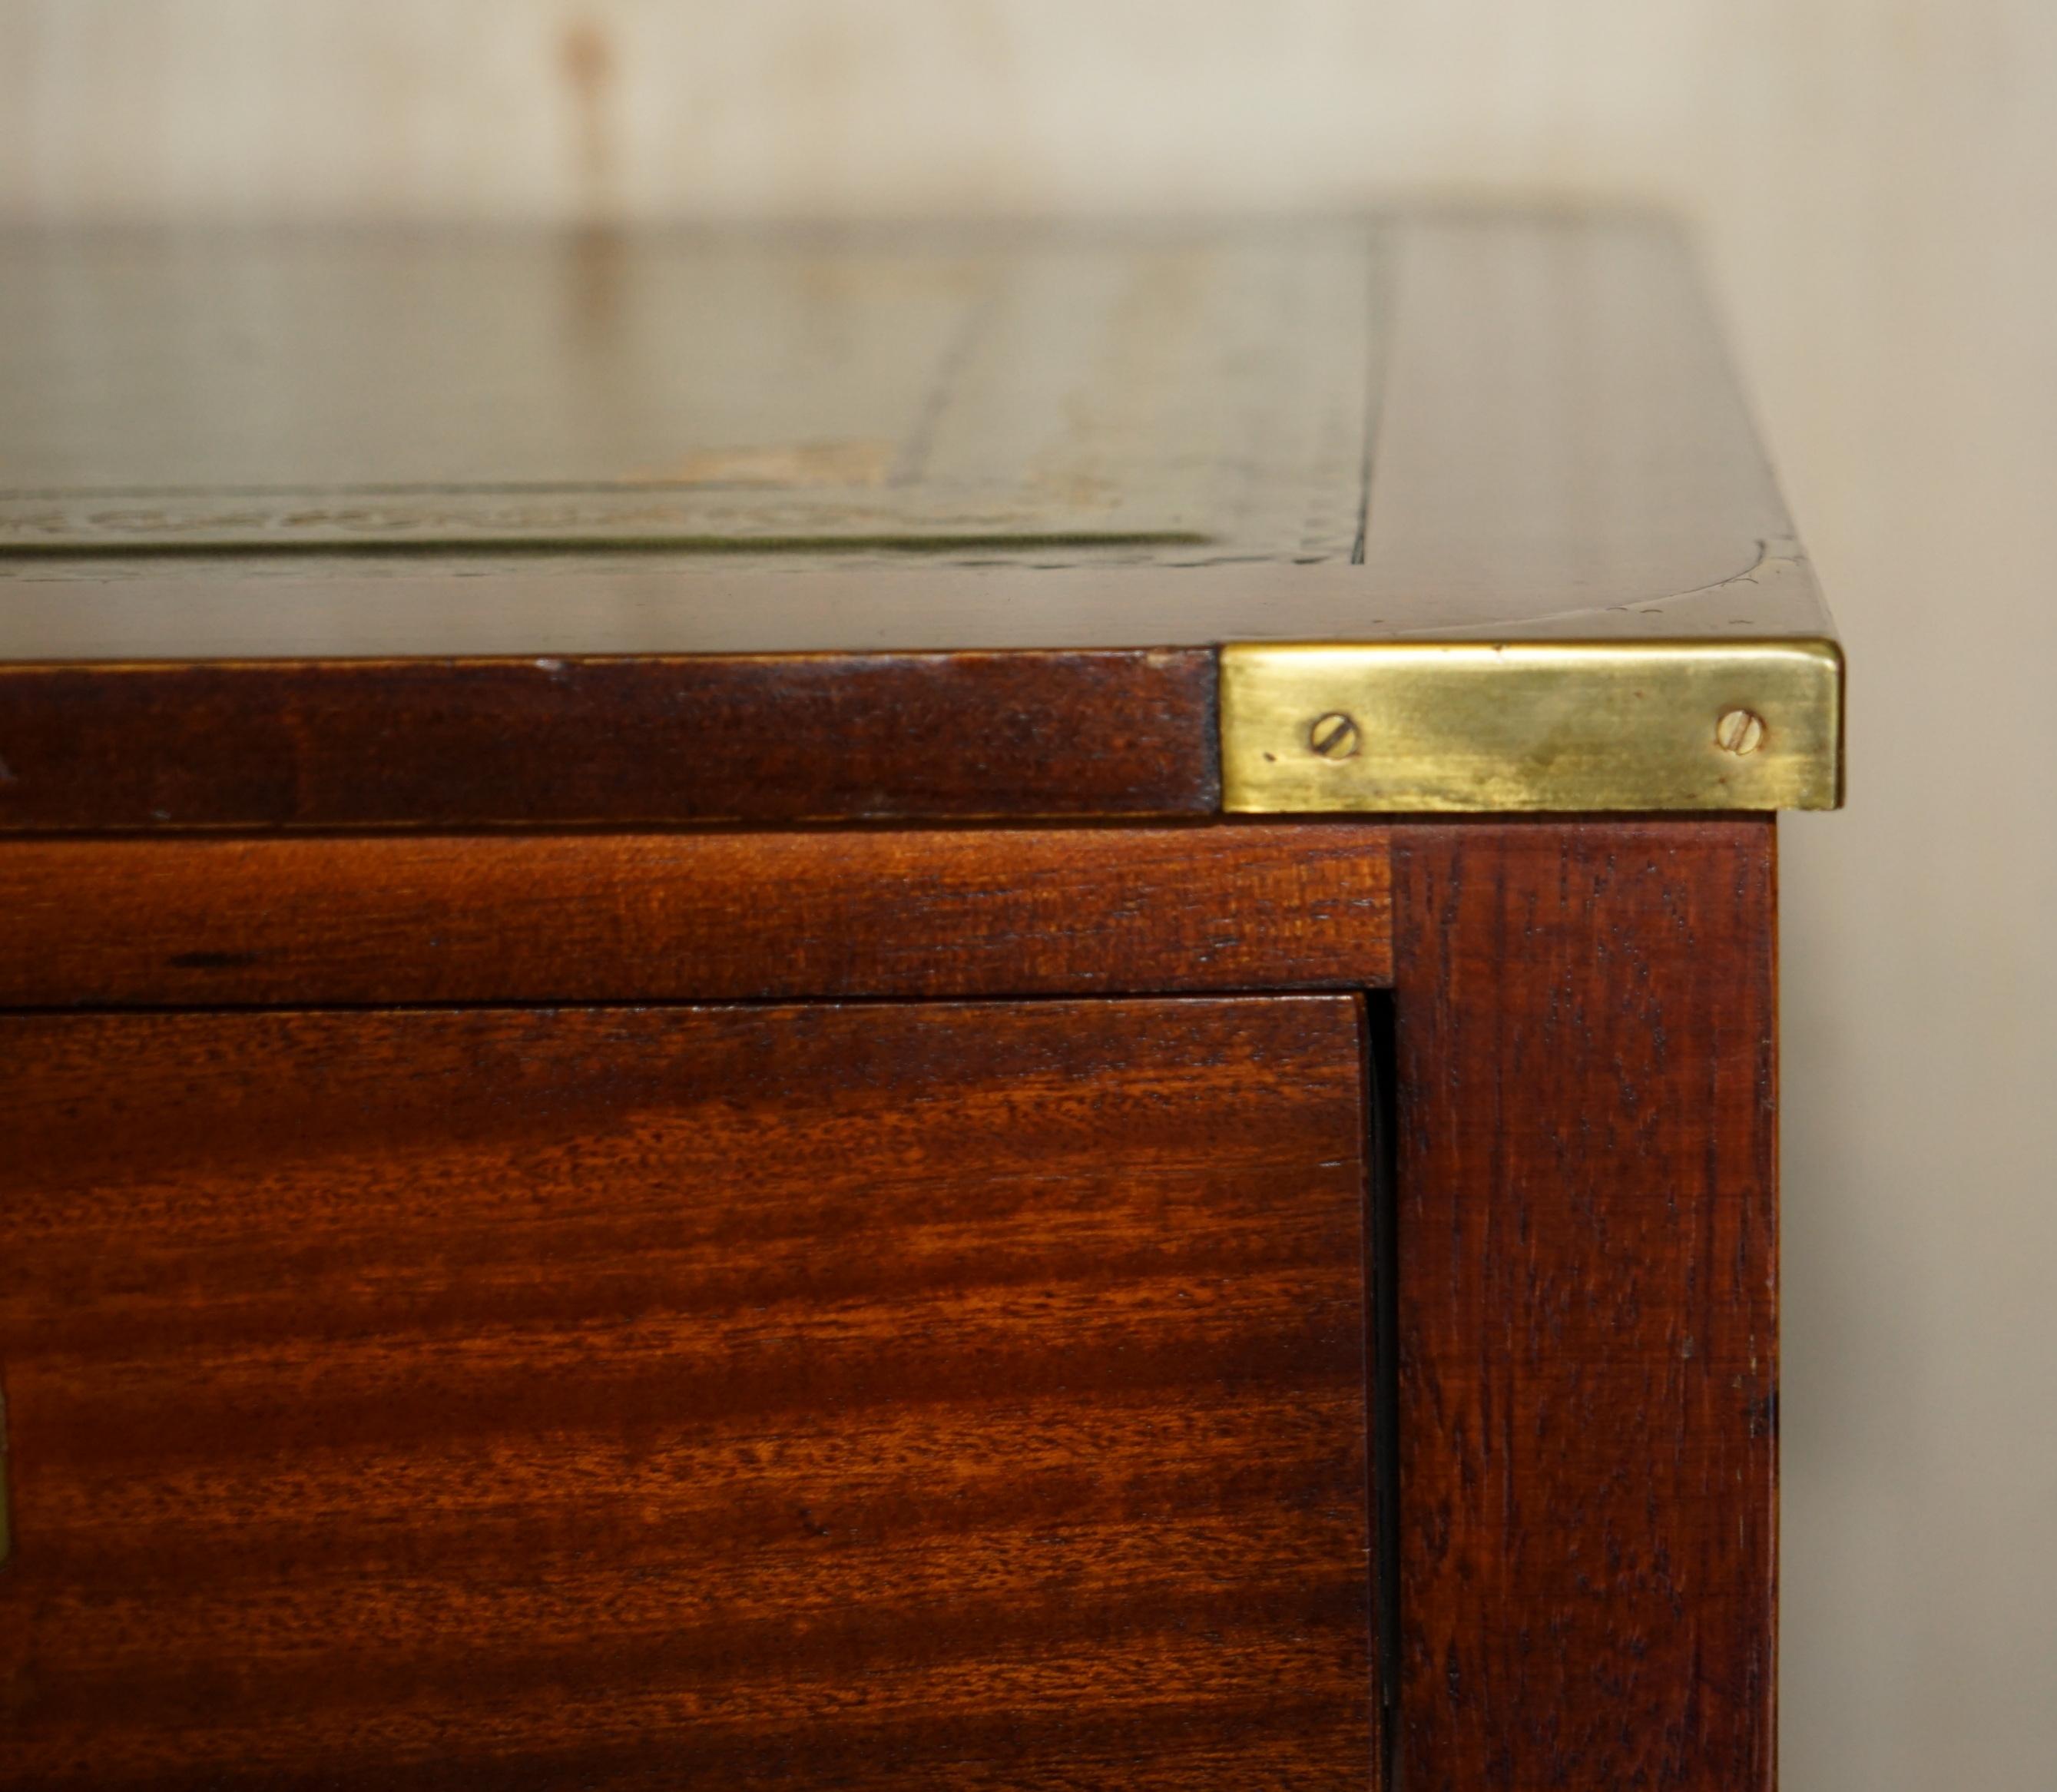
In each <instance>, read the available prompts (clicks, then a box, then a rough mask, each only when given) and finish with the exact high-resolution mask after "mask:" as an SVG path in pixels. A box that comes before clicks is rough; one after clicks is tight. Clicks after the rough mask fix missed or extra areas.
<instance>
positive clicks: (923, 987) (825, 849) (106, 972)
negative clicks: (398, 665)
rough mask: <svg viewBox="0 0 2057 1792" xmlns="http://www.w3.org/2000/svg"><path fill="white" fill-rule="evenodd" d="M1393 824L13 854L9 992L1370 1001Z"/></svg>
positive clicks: (392, 839)
mask: <svg viewBox="0 0 2057 1792" xmlns="http://www.w3.org/2000/svg"><path fill="white" fill-rule="evenodd" d="M1387 846H1388V833H1387V831H1386V830H1385V828H1384V827H1381V826H1379V825H1377V824H1375V823H1356V822H1350V823H1334V824H1323V825H1314V826H1304V825H1303V826H1298V827H1278V826H1273V825H1270V824H1267V823H1225V824H1220V825H1207V826H1199V827H1155V828H1141V827H1073V828H956V829H935V830H925V831H914V832H873V831H839V832H831V831H819V832H808V833H762V834H755V833H752V834H735V833H707V834H692V833H676V834H644V835H558V836H554V837H549V838H526V839H524V838H517V837H513V836H493V835H470V836H461V837H429V838H423V837H417V836H410V835H394V836H384V837H355V838H350V839H338V838H319V839H271V840H223V839H213V840H209V839H179V840H15V841H10V842H0V910H4V911H5V912H6V915H7V917H8V926H7V931H6V938H5V939H4V941H0V1006H14V1007H61V1006H69V1005H88V1006H109V1007H113V1006H123V1005H137V1006H153V1005H155V1006H172V1007H176V1006H180V1005H240V1004H244V1003H256V1004H262V1003H308V1004H323V1003H378V1002H456V1001H635V1000H642V1001H655V1000H682V999H687V1000H700V1001H743V1000H749V1001H761V1000H771V999H779V998H798V997H850V996H867V997H907V996H981V995H986V996H990V995H1068V994H1070V995H1079V994H1096V993H1098V994H1112V993H1136V994H1147V993H1153V992H1165V993H1170V992H1175V991H1185V990H1194V991H1198V990H1235V989H1279V988H1293V987H1296V986H1297V987H1301V988H1307V987H1326V988H1330V989H1357V988H1363V987H1367V986H1373V985H1381V984H1383V983H1385V982H1386V981H1388V980H1389V977H1390V974H1391V968H1392V931H1391V930H1392V910H1391V903H1390V900H1389V886H1390V871H1389V864H1388V857H1387Z"/></svg>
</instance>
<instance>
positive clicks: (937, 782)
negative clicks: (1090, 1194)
mask: <svg viewBox="0 0 2057 1792" xmlns="http://www.w3.org/2000/svg"><path fill="white" fill-rule="evenodd" d="M560 596H561V601H565V602H567V603H576V602H577V598H576V597H573V596H572V595H570V594H569V593H561V594H560ZM1219 783H1220V775H1219V754H1218V752H1217V751H1216V748H1215V656H1214V654H1213V653H1212V652H1211V651H1209V650H1202V649H1188V650H1186V651H1183V652H1143V651H1136V652H1116V651H1100V652H1040V653H929V654H921V653H902V654H868V653H864V652H850V653H845V654H840V655H836V656H818V655H815V656H810V655H791V656H774V657H756V658H752V657H749V656H735V657H730V658H703V659H663V658H649V659H640V660H627V659H613V660H609V659H558V658H552V657H549V656H542V657H525V658H522V659H518V660H386V661H359V660H331V661H327V662H303V663H299V664H266V663H264V662H261V661H247V662H243V663H239V664H192V665H186V666H163V665H149V664H131V665H122V666H112V667H109V666H100V667H93V666H69V667H67V666H61V665H50V666H38V665H15V666H6V667H0V833H3V832H7V831H16V832H20V831H30V832H35V831H65V830H73V831H92V830H109V831H134V830H141V831H151V830H159V831H161V830H165V829H177V828H210V827H243V828H249V829H255V830H263V829H277V828H306V827H334V828H352V827H366V828H370V827H415V828H434V827H456V828H464V827H556V826H561V825H571V824H592V825H602V826H608V827H633V826H636V825H638V824H642V823H660V824H661V823H709V822H731V821H741V822H753V823H764V822H794V821H808V820H851V819H866V818H872V819H894V818H907V817H913V818H918V819H929V820H937V819H941V820H948V819H967V818H972V817H978V816H989V815H998V816H1042V815H1052V816H1058V815H1115V816H1119V815H1207V814H1210V813H1211V812H1212V811H1214V810H1215V808H1216V807H1218V796H1219Z"/></svg>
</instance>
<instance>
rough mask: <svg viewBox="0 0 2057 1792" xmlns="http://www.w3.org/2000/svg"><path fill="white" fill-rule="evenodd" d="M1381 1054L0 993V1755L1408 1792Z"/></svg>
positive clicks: (559, 1780) (1347, 1016)
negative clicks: (1396, 1777)
mask: <svg viewBox="0 0 2057 1792" xmlns="http://www.w3.org/2000/svg"><path fill="white" fill-rule="evenodd" d="M1362 1035H1363V1025H1362V1017H1361V1011H1360V1006H1359V1004H1358V1003H1357V1001H1356V1000H1355V999H1354V998H1351V997H1341V996H1336V997H1328V996H1297V997H1267V998H1256V997H1250V998H1235V999H1188V1000H1136V1001H1044V1002H1022V1003H1013V1004H1007V1003H985V1004H962V1005H949V1004H897V1005H896V1004H881V1005H869V1006H866V1005H848V1006H833V1005H818V1006H811V1007H809V1006H795V1007H755V1008H747V1007H726V1008H720V1007H717V1008H690V1007H672V1008H661V1009H568V1010H549V1011H545V1010H530V1009H477V1010H466V1009H458V1010H451V1009H442V1010H428V1009H419V1010H390V1011H358V1012H322V1013H210V1014H172V1015H162V1016H148V1015H135V1014H130V1015H101V1016H69V1017H65V1016H51V1017H12V1018H8V1019H5V1020H0V1128H4V1131H0V1390H4V1394H5V1397H6V1432H7V1437H8V1441H9V1443H10V1453H9V1456H8V1458H7V1473H8V1477H9V1482H10V1492H11V1505H12V1520H13V1539H12V1552H11V1556H10V1559H9V1560H8V1561H7V1562H6V1564H5V1566H4V1567H0V1783H4V1784H6V1785H7V1786H10V1788H26V1787H32V1786H52V1787H55V1786H150V1787H153V1788H176V1787H181V1786H210V1787H217V1786H264V1787H266V1788H276V1787H286V1786H317V1785H319V1786H323V1787H335V1786H365V1787H374V1786H375V1787H379V1788H406V1787H428V1786H474V1785H475V1786H491V1787H494V1788H505V1787H516V1786H581V1787H587V1786H660V1785H661V1786H681V1785H694V1786H701V1785H704V1786H739V1785H740V1786H750V1785H774V1784H777V1785H792V1786H910V1785H915V1786H921V1785H928V1786H992V1787H1000V1786H1009V1787H1013V1786H1066V1787H1084V1786H1107V1787H1115V1786H1120V1787H1124V1788H1136V1787H1151V1786H1163V1787H1167V1788H1169V1787H1174V1786H1176V1787H1179V1788H1187V1789H1190V1788H1192V1787H1195V1786H1223V1787H1236V1788H1250V1787H1254V1786H1287V1785H1290V1786H1294V1787H1312V1786H1318V1787H1330V1786H1334V1787H1338V1788H1341V1787H1351V1788H1362V1787H1364V1786H1365V1785H1366V1784H1367V1782H1368V1781H1369V1777H1370V1774H1371V1759H1372V1744H1371V1739H1370V1726H1371V1699H1370V1673H1371V1668H1370V1660H1369V1655H1370V1643H1369V1637H1370V1628H1371V1625H1370V1609H1371V1600H1372V1591H1373V1589H1372V1588H1371V1586H1370V1584H1369V1570H1368V1564H1369V1560H1370V1552H1369V1525H1368V1521H1367V1513H1368V1508H1369V1498H1368V1486H1367V1466H1366V1443H1365V1415H1366V1398H1367V1396H1366V1386H1367V1382H1366V1346H1367V1325H1366V1318H1365V1227H1364V1213H1365V1114H1364V1097H1363V1093H1362V1077H1363V1061H1362V1053H1363V1042H1362Z"/></svg>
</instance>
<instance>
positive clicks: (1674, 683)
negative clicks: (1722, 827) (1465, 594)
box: [1221, 637, 1843, 815]
mask: <svg viewBox="0 0 2057 1792" xmlns="http://www.w3.org/2000/svg"><path fill="white" fill-rule="evenodd" d="M1842 706H1843V656H1842V651H1841V648H1839V647H1837V644H1836V643H1835V642H1834V641H1833V640H1829V639H1828V638H1826V637H1822V638H1818V639H1817V638H1808V639H1800V640H1662V641H1524V642H1492V641H1433V642H1420V641H1413V642H1410V641H1385V642H1372V643H1365V644H1360V645H1348V644H1338V643H1322V642H1282V643H1272V644H1263V643H1257V642H1239V643H1236V644H1231V645H1230V646H1227V647H1225V648H1223V649H1222V653H1221V743H1222V784H1223V791H1222V797H1223V808H1224V809H1226V810H1228V811H1231V812H1234V813H1238V814H1243V815H1282V814H1310V813H1319V812H1322V811H1330V812H1350V811H1357V812H1361V811H1394V812H1397V811H1421V810H1425V811H1508V810H1557V811H1578V810H1607V809H1617V810H1619V809H1630V810H1663V809H1730V810H1736V809H1746V810H1748V809H1756V810H1766V809H1833V808H1836V807H1838V806H1839V805H1840V804H1841V801H1842Z"/></svg>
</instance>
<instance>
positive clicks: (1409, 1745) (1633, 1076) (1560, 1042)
mask: <svg viewBox="0 0 2057 1792" xmlns="http://www.w3.org/2000/svg"><path fill="white" fill-rule="evenodd" d="M1773 839H1774V835H1773V827H1772V824H1771V823H1770V822H1769V821H1761V820H1750V821H1718V822H1705V823H1692V822H1664V823H1619V824H1616V825H1612V826H1607V825H1599V824H1595V823H1576V822H1571V823H1556V822H1544V823H1529V824H1523V823H1501V822H1480V823H1476V824H1464V823H1458V824H1453V825H1449V826H1442V827H1432V826H1409V827H1403V828H1401V829H1398V830H1397V831H1396V833H1395V836H1394V898H1395V910H1396V918H1395V932H1396V941H1395V993H1394V1003H1395V1010H1396V1016H1397V1035H1398V1072H1399V1075H1398V1117H1399V1136H1398V1146H1399V1163H1398V1172H1399V1174H1398V1191H1399V1211H1398V1215H1397V1221H1398V1223H1397V1239H1398V1251H1399V1259H1398V1277H1397V1294H1398V1302H1399V1311H1398V1316H1397V1317H1398V1326H1397V1330H1398V1338H1399V1360H1398V1372H1399V1378H1400V1391H1399V1408H1398V1421H1399V1443H1400V1485H1399V1514H1400V1525H1401V1535H1400V1538H1399V1546H1400V1553H1401V1560H1402V1562H1403V1564H1404V1567H1403V1571H1402V1575H1403V1578H1402V1585H1401V1621H1402V1624H1403V1627H1404V1632H1403V1634H1404V1639H1405V1640H1404V1649H1403V1654H1402V1659H1401V1664H1400V1674H1401V1736H1400V1747H1401V1752H1402V1754H1403V1755H1404V1757H1405V1762H1406V1780H1405V1783H1406V1785H1407V1786H1408V1787H1409V1792H1475V1789H1476V1788H1480V1787H1484V1786H1499V1787H1507V1788H1516V1789H1525V1788H1536V1789H1538V1792H1540V1789H1541V1788H1544V1787H1552V1786H1646V1787H1650V1788H1652V1789H1657V1788H1667V1789H1675V1792H1763V1789H1765V1788H1767V1787H1768V1786H1770V1783H1771V1775H1772V1751H1773V1746H1774V1726H1773V1709H1774V1696H1775V1680H1774V1655H1773V1647H1772V1639H1773V1598H1774V1520H1775V1501H1776V1489H1775V1471H1776V1460H1777V1424H1778V1322H1777V1308H1776V1304H1775V1300H1774V1279H1775V1276H1776V1273H1777V1263H1778V1223H1777V1198H1776V1186H1777V1184H1776V1178H1777V1149H1776V1148H1777V1132H1776V1126H1775V1120H1774V1102H1775V1099H1776V1088H1777V1083H1776V1076H1777V1063H1776V1056H1775V1051H1776V1048H1775V1033H1776V1023H1777V1005H1776V962H1775V953H1774V932H1773V902H1774V890H1773Z"/></svg>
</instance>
